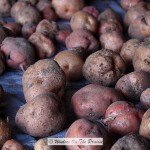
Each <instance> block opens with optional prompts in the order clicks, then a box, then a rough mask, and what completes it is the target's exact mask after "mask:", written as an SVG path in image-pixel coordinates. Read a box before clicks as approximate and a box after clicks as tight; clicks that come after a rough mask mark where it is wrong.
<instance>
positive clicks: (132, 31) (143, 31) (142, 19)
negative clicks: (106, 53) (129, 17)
mask: <svg viewBox="0 0 150 150" xmlns="http://www.w3.org/2000/svg"><path fill="white" fill-rule="evenodd" d="M149 23H150V11H147V12H145V13H144V14H143V15H140V16H138V17H137V18H136V19H135V20H134V22H132V23H131V24H130V26H129V30H128V34H129V36H130V37H131V38H137V39H144V38H147V37H149V36H150V25H149Z"/></svg>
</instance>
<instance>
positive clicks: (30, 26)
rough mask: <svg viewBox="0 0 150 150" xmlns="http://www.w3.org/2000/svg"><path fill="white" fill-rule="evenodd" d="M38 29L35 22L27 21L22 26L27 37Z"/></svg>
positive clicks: (24, 35) (23, 33)
mask: <svg viewBox="0 0 150 150" xmlns="http://www.w3.org/2000/svg"><path fill="white" fill-rule="evenodd" d="M35 30H36V25H35V24H33V23H31V24H30V23H29V24H28V23H27V24H24V25H23V27H22V35H23V37H25V38H26V39H28V38H29V37H30V36H31V35H32V34H33V33H34V32H35Z"/></svg>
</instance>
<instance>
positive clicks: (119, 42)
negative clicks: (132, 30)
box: [99, 31, 125, 53]
mask: <svg viewBox="0 0 150 150" xmlns="http://www.w3.org/2000/svg"><path fill="white" fill-rule="evenodd" d="M99 41H100V42H101V45H102V47H103V48H105V49H110V50H112V51H114V52H116V53H120V51H121V48H122V46H123V43H124V42H125V40H124V38H123V35H122V34H121V33H119V32H117V31H110V32H106V33H104V34H102V35H101V36H100V38H99Z"/></svg>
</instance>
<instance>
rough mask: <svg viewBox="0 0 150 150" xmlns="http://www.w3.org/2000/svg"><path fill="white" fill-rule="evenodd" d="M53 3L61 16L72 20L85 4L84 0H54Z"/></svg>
mask: <svg viewBox="0 0 150 150" xmlns="http://www.w3.org/2000/svg"><path fill="white" fill-rule="evenodd" d="M52 5H53V7H54V9H55V11H56V14H57V15H58V16H59V17H60V18H62V19H67V20H70V19H71V17H72V16H73V15H74V14H75V13H76V12H77V11H79V10H80V9H82V8H83V7H84V5H85V4H84V0H61V1H60V0H52Z"/></svg>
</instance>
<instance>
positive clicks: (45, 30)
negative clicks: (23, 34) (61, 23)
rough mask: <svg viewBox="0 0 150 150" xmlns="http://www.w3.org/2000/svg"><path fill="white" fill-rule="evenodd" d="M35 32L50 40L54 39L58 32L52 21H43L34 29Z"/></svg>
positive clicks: (55, 24)
mask: <svg viewBox="0 0 150 150" xmlns="http://www.w3.org/2000/svg"><path fill="white" fill-rule="evenodd" d="M36 32H40V33H42V34H44V35H45V36H47V37H49V38H50V39H54V38H55V36H56V34H57V32H58V25H57V23H56V22H54V21H48V20H46V19H43V20H42V21H40V22H39V24H38V25H37V27H36Z"/></svg>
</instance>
